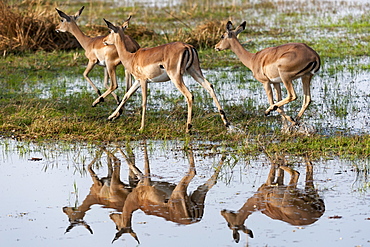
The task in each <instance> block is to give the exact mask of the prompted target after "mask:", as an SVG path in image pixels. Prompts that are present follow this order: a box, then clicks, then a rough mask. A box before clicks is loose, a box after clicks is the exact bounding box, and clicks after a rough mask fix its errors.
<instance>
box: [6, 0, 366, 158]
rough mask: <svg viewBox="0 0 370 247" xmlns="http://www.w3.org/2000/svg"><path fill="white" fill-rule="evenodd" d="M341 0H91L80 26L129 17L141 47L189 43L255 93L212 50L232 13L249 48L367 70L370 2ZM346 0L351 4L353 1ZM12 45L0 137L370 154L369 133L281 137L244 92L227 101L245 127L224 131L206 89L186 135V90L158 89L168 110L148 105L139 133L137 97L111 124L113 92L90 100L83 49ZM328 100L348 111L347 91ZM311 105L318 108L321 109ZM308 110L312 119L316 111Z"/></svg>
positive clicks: (234, 65)
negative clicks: (289, 51) (136, 0)
mask: <svg viewBox="0 0 370 247" xmlns="http://www.w3.org/2000/svg"><path fill="white" fill-rule="evenodd" d="M7 3H8V4H9V5H11V6H13V5H14V7H15V8H18V9H19V11H20V12H22V10H28V11H29V8H40V6H45V8H47V9H45V11H47V12H48V13H52V12H55V10H54V7H58V8H60V9H62V10H63V11H65V12H67V13H75V12H76V11H77V10H78V9H79V8H80V7H81V3H79V2H69V1H68V2H62V1H51V2H48V4H46V5H43V4H44V3H45V2H43V1H26V2H22V3H19V2H18V1H7ZM341 4H342V5H343V6H336V5H330V2H325V1H314V0H312V1H311V0H309V1H307V2H304V3H302V5H300V6H291V4H289V3H287V2H283V1H282V2H275V1H262V2H260V1H257V2H254V1H241V4H232V3H229V2H223V1H220V2H217V3H216V2H212V3H211V2H210V1H208V2H207V3H203V1H197V0H193V1H185V2H184V3H180V4H178V5H176V6H171V7H169V6H166V5H165V6H161V7H152V8H148V7H146V8H142V7H140V6H137V5H128V6H124V5H120V6H118V7H117V8H115V9H112V8H111V7H110V6H111V3H108V2H101V1H99V2H93V1H90V2H89V3H88V4H85V5H86V9H85V11H84V13H83V14H82V16H81V18H80V19H79V21H78V22H79V25H80V26H81V28H82V29H83V31H84V32H87V33H88V34H90V35H97V34H104V33H107V29H106V27H105V26H103V25H102V24H103V22H102V17H105V18H108V19H109V20H111V21H113V22H117V23H118V22H120V21H122V20H123V19H125V18H126V16H128V15H129V14H131V15H133V19H132V25H131V26H130V28H129V29H128V32H129V34H130V35H132V36H133V37H135V39H137V40H138V42H139V43H140V44H141V45H142V46H143V47H150V46H156V45H159V44H163V43H167V42H171V41H178V40H181V41H186V42H189V43H192V44H193V45H195V46H196V47H198V50H199V54H200V59H201V66H202V68H204V69H213V70H221V69H220V68H222V69H224V68H227V71H230V72H231V73H234V74H235V76H236V77H238V76H239V77H240V78H239V79H238V80H237V81H239V82H243V83H245V84H243V83H240V84H238V85H236V88H237V89H240V88H243V87H249V89H251V90H253V88H259V87H261V85H260V84H259V83H258V82H256V81H255V80H251V79H248V78H246V77H244V74H243V73H247V74H248V73H250V72H249V71H248V70H247V69H246V68H245V67H244V66H243V65H242V64H241V63H240V62H239V61H238V59H237V58H236V57H235V55H234V54H233V53H232V52H230V51H225V52H215V51H214V49H213V46H214V44H215V42H217V41H218V38H219V35H220V34H221V33H222V32H223V29H224V22H225V21H227V20H229V19H231V20H233V21H234V23H235V24H236V25H237V24H239V23H240V22H242V21H243V20H246V21H247V30H246V31H245V32H243V33H241V34H240V37H239V38H240V40H241V41H242V42H245V44H244V46H245V48H246V49H248V50H250V51H252V52H256V51H258V50H260V49H263V48H265V47H268V46H275V45H279V44H283V43H286V42H305V43H307V44H308V45H310V46H312V47H313V48H314V49H315V50H317V52H318V53H319V54H320V55H321V58H322V63H323V68H325V71H322V72H321V73H325V74H328V75H332V76H333V77H335V75H336V74H337V73H340V72H341V71H344V70H345V71H352V73H354V74H355V73H357V71H358V70H362V71H366V70H369V69H370V68H369V64H368V63H364V64H359V63H358V62H357V61H358V60H357V58H358V57H364V56H368V51H369V50H370V45H369V44H370V40H369V39H370V38H369V37H370V35H369V34H370V23H369V20H370V18H369V17H370V16H369V13H370V12H369V11H368V10H369V9H370V6H369V4H368V3H365V4H362V3H358V4H356V3H345V2H343V3H341ZM350 4H352V5H351V6H349V5H350ZM343 8H351V10H353V11H352V12H353V13H352V12H351V13H350V12H348V13H345V12H343ZM328 13H329V14H328ZM48 16H52V15H51V14H48ZM56 16H57V14H56V12H55V16H52V17H51V18H54V19H55V20H54V21H55V22H57V21H58V18H57V17H56ZM261 16H263V18H261ZM40 18H41V17H40ZM55 24H56V23H55ZM247 41H248V42H247ZM14 47H15V48H14V49H12V47H9V46H7V48H6V49H5V50H2V51H1V54H3V57H2V58H1V59H0V85H1V88H2V91H1V94H0V135H2V136H6V137H14V138H18V139H30V140H50V139H58V140H67V141H75V140H78V141H89V142H112V141H126V140H141V139H162V140H171V139H180V140H184V141H188V140H189V139H190V140H198V141H204V140H207V141H213V142H216V143H219V145H227V146H229V147H233V148H234V150H236V151H237V152H243V153H258V152H260V151H261V150H267V151H269V152H275V151H277V150H284V151H286V152H287V153H297V154H302V153H313V154H315V155H329V154H335V155H342V156H348V157H353V156H365V157H368V156H369V153H370V147H369V144H370V140H369V139H370V138H369V135H368V134H361V135H348V134H346V133H345V132H340V133H339V134H337V135H324V134H316V135H311V136H308V137H307V136H300V135H296V136H291V135H289V136H285V135H283V134H281V133H280V117H278V116H277V115H273V116H269V117H268V118H266V117H264V116H263V111H264V109H262V108H261V107H260V106H258V105H257V104H255V103H254V102H253V101H252V100H248V99H247V100H246V101H244V102H243V103H237V104H234V103H230V104H223V105H224V110H225V112H226V113H227V115H228V117H229V119H230V120H231V121H232V123H233V124H234V125H236V126H237V127H238V128H240V129H241V130H242V131H243V132H242V133H228V132H227V131H226V129H225V127H224V126H223V125H222V122H221V120H220V117H219V115H218V114H217V112H216V110H215V109H214V107H213V103H212V101H211V99H209V98H208V99H207V98H206V97H208V96H207V94H206V93H205V92H203V91H200V90H199V92H197V93H195V94H194V95H195V102H196V104H195V105H194V114H193V131H192V134H191V135H186V134H185V133H184V130H185V121H186V104H185V100H184V99H183V97H178V96H176V95H175V96H174V95H165V94H162V95H157V94H155V95H157V96H156V97H158V98H157V99H158V101H161V104H163V105H166V106H167V107H166V108H165V109H162V108H161V107H158V108H157V107H155V105H152V107H151V108H150V109H149V110H148V111H147V118H146V123H147V125H146V129H145V131H144V132H142V133H139V132H138V129H139V126H140V117H141V107H140V100H141V98H140V96H135V97H134V99H132V100H130V101H129V102H128V105H127V107H126V109H125V111H124V114H123V116H122V117H121V118H120V119H118V120H116V121H114V122H109V121H107V117H108V115H109V114H110V113H111V112H112V111H113V110H114V108H115V104H114V101H113V100H112V98H111V97H108V98H107V99H106V102H104V103H102V104H100V105H98V106H97V107H95V108H92V107H91V103H92V101H93V100H94V97H95V95H94V94H93V93H92V89H91V88H90V87H89V86H88V85H87V82H86V81H85V80H84V79H83V77H82V73H83V71H84V66H85V65H86V58H85V57H84V54H83V51H82V50H81V49H79V48H74V49H70V50H63V49H55V50H53V51H45V50H42V49H38V50H36V51H35V50H34V48H32V49H29V50H27V49H22V50H17V49H16V47H17V46H14ZM343 61H350V62H349V63H344V62H343ZM122 71H123V70H122V68H120V69H119V71H118V74H121V75H122V74H123V72H122ZM102 73H103V71H102V69H101V68H100V69H94V70H93V71H92V72H91V74H90V76H91V77H92V78H93V81H94V80H101V78H102ZM65 78H80V79H81V80H80V81H81V84H83V85H81V87H83V89H82V90H80V91H78V92H76V93H73V94H67V93H66V92H67V90H70V89H69V88H68V85H67V84H68V82H67V80H68V79H65ZM73 80H75V79H73ZM227 80H228V74H227V73H226V72H225V73H222V74H221V75H220V76H219V77H218V78H214V81H215V84H217V83H222V81H227ZM327 86H328V87H331V85H327ZM31 89H32V90H31ZM45 90H47V91H48V94H47V95H48V97H40V95H45ZM118 92H119V95H122V93H123V89H122V88H120V89H119V90H118ZM153 94H154V93H153ZM218 94H219V93H218ZM149 100H150V99H149ZM297 104H299V103H297ZM330 104H331V105H332V107H331V113H330V114H333V115H335V116H337V117H345V116H346V115H347V114H348V109H347V105H349V104H348V99H346V98H345V97H342V95H340V94H338V97H337V101H336V102H330ZM211 106H212V107H211ZM297 107H298V105H297ZM311 107H312V108H313V109H315V106H311ZM313 112H315V110H313ZM307 114H308V116H309V114H310V113H307ZM311 114H313V113H312V112H311ZM324 115H325V114H323V115H322V116H323V118H325V116H324ZM319 133H320V132H319ZM321 133H322V132H321Z"/></svg>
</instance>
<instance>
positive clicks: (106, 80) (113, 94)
mask: <svg viewBox="0 0 370 247" xmlns="http://www.w3.org/2000/svg"><path fill="white" fill-rule="evenodd" d="M108 81H109V74H108V70H107V68H106V67H104V87H105V89H107V90H108V89H109V87H110V86H109V85H108ZM112 96H113V98H114V99H115V100H116V102H117V105H119V98H118V96H117V94H116V93H115V92H112ZM103 101H104V99H103Z"/></svg>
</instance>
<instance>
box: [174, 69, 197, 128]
mask: <svg viewBox="0 0 370 247" xmlns="http://www.w3.org/2000/svg"><path fill="white" fill-rule="evenodd" d="M169 77H170V78H171V81H172V82H173V83H174V84H175V86H176V88H177V89H178V90H179V91H180V92H181V93H182V95H184V96H185V99H186V102H187V104H188V118H187V121H186V133H188V132H189V130H190V129H191V126H192V125H191V116H192V108H193V95H192V94H191V93H190V91H189V89H188V88H187V87H186V86H185V84H184V81H183V78H182V75H180V74H177V75H169Z"/></svg>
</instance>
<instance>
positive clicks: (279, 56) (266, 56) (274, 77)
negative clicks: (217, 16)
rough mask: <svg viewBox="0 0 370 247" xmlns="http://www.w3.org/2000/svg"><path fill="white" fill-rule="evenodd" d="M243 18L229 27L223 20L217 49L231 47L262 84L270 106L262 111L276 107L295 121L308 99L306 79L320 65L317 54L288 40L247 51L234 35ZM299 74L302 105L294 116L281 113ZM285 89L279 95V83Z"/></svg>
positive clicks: (297, 119) (284, 119)
mask: <svg viewBox="0 0 370 247" xmlns="http://www.w3.org/2000/svg"><path fill="white" fill-rule="evenodd" d="M245 26H246V22H245V21H244V22H243V23H242V24H240V25H239V27H238V28H236V30H234V31H233V30H232V23H231V22H230V21H229V22H228V23H227V24H226V32H225V34H224V35H223V36H222V38H221V41H220V42H219V43H218V44H216V46H215V49H216V50H217V51H221V50H226V49H231V50H232V51H233V52H234V53H235V54H236V55H237V57H238V58H239V59H240V61H241V62H242V63H243V64H244V65H245V66H246V67H247V68H249V69H250V70H251V71H252V72H253V76H254V77H255V78H256V79H257V80H258V81H260V82H261V83H262V84H263V87H264V89H265V91H266V94H267V98H268V101H269V104H270V107H269V108H268V109H267V110H266V111H265V115H269V113H270V112H271V111H275V110H277V111H278V112H279V113H280V114H281V115H282V118H283V122H284V125H285V124H286V123H287V121H286V120H288V121H289V122H291V123H292V125H296V124H298V122H299V119H300V118H301V117H302V115H303V113H304V112H305V110H306V109H307V107H308V105H309V104H310V102H311V92H310V83H311V79H312V76H313V75H314V74H315V73H316V72H317V71H318V70H319V69H320V57H319V55H318V54H317V53H316V52H315V51H314V50H313V49H312V48H310V47H309V46H307V45H305V44H302V43H289V44H284V45H281V46H276V47H269V48H266V49H263V50H261V51H259V52H257V53H251V52H249V51H247V50H245V49H244V48H243V46H242V45H241V44H240V42H239V40H238V39H237V35H238V34H239V33H240V32H242V31H243V30H244V29H245ZM298 78H301V80H302V85H303V94H304V98H303V105H302V108H301V110H300V111H299V113H298V115H297V117H296V119H295V120H294V119H293V118H292V117H290V116H288V115H286V114H285V112H284V110H283V105H285V104H287V103H289V102H291V101H293V100H295V99H296V98H297V95H296V93H295V91H294V88H293V84H292V83H293V80H295V79H298ZM280 83H283V84H284V86H285V87H286V89H287V97H286V98H285V99H282V95H281V86H280ZM271 85H273V86H274V89H275V94H276V97H277V102H275V103H274V98H273V93H272V87H271Z"/></svg>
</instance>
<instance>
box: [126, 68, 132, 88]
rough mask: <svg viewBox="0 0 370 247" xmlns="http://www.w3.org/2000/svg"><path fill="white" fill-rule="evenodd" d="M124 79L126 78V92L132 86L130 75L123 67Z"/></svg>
mask: <svg viewBox="0 0 370 247" xmlns="http://www.w3.org/2000/svg"><path fill="white" fill-rule="evenodd" d="M125 80H126V92H128V90H129V89H130V87H131V86H132V75H131V74H130V73H129V72H128V71H127V69H125Z"/></svg>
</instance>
